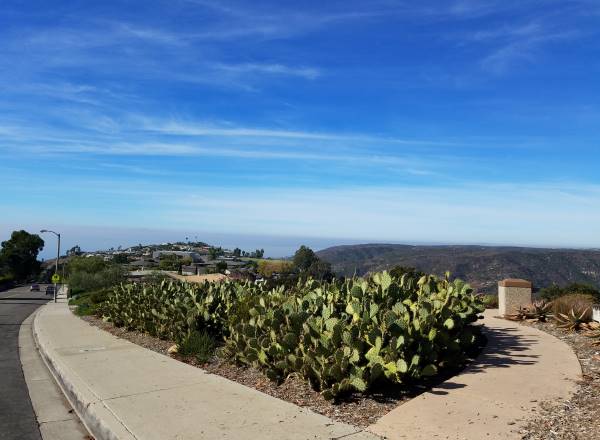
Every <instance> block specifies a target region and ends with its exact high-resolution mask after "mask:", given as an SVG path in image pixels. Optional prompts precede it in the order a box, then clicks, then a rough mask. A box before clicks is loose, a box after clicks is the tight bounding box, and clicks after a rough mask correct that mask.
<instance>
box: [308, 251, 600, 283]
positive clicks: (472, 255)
mask: <svg viewBox="0 0 600 440" xmlns="http://www.w3.org/2000/svg"><path fill="white" fill-rule="evenodd" d="M317 255H318V256H319V258H322V259H323V260H325V261H328V262H329V263H331V265H332V269H333V270H334V272H336V273H337V274H338V275H344V276H351V275H353V274H354V273H356V274H357V275H364V274H366V273H368V272H374V271H378V270H385V269H390V268H392V267H394V266H397V265H400V266H409V267H415V268H416V269H418V270H422V271H424V272H428V273H434V274H437V275H443V274H444V272H446V271H447V270H448V271H450V272H451V273H452V275H453V276H455V277H457V278H461V279H463V280H465V281H467V282H469V283H471V285H472V286H473V287H474V288H476V289H477V290H478V291H480V292H485V293H494V292H496V291H497V287H496V286H497V282H498V281H499V280H501V279H504V278H525V279H528V280H530V281H532V282H533V283H534V287H535V288H541V287H546V286H548V285H550V284H553V283H555V284H559V285H566V284H569V283H573V282H579V283H587V284H592V285H595V286H597V287H600V250H596V249H563V248H538V247H535V248H534V247H520V246H488V245H407V244H387V243H366V244H358V245H356V244H353V245H340V246H332V247H329V248H326V249H323V250H320V251H318V252H317Z"/></svg>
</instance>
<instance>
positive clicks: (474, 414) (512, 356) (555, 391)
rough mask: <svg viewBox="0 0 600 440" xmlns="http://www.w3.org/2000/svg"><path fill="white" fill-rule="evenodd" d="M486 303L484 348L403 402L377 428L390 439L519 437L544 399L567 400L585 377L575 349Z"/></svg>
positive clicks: (375, 431) (466, 439) (377, 424)
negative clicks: (438, 382) (453, 374)
mask: <svg viewBox="0 0 600 440" xmlns="http://www.w3.org/2000/svg"><path fill="white" fill-rule="evenodd" d="M497 315H498V310H487V311H486V313H485V319H484V321H483V323H484V325H485V332H486V334H487V336H488V345H487V347H486V348H485V351H484V352H483V354H482V355H480V356H479V357H478V358H477V359H476V361H475V362H474V363H473V364H472V365H471V366H469V367H468V368H467V369H466V370H465V371H464V372H463V373H462V374H460V375H458V376H456V377H453V378H451V379H450V380H448V381H446V382H444V383H443V384H441V385H440V386H438V387H436V388H434V389H432V390H431V391H429V392H427V393H424V394H421V395H420V396H418V397H416V398H415V399H412V400H410V401H408V402H407V403H405V404H403V405H400V406H398V407H397V408H395V409H394V410H392V411H391V412H389V413H388V414H386V415H385V416H383V417H382V418H381V419H379V420H378V421H377V423H375V424H374V425H372V426H371V427H369V430H370V431H371V432H374V433H377V434H379V435H381V436H385V437H386V438H388V439H390V440H399V439H410V440H425V439H465V440H471V439H520V438H521V437H522V436H521V435H519V434H518V431H519V428H520V424H521V422H523V421H524V420H526V419H527V418H530V417H532V415H534V414H535V413H534V411H535V410H536V408H537V406H538V405H539V403H540V402H541V401H543V400H557V399H566V398H568V397H570V396H571V395H572V394H573V392H574V391H575V387H576V381H577V380H579V379H580V378H581V374H582V371H581V365H580V363H579V360H578V359H577V357H576V356H575V354H574V353H573V351H572V350H571V348H570V347H569V346H568V345H567V344H565V343H564V342H562V341H560V340H559V339H557V338H555V337H554V336H551V335H549V334H548V333H545V332H542V331H539V330H537V329H535V328H532V327H528V326H525V325H520V324H518V323H516V322H511V321H507V320H504V319H499V318H495V317H494V316H497Z"/></svg>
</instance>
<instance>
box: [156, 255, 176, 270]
mask: <svg viewBox="0 0 600 440" xmlns="http://www.w3.org/2000/svg"><path fill="white" fill-rule="evenodd" d="M180 266H181V263H180V261H179V258H178V257H177V255H175V254H162V255H161V256H160V261H159V263H158V268H159V269H161V270H179V267H180Z"/></svg>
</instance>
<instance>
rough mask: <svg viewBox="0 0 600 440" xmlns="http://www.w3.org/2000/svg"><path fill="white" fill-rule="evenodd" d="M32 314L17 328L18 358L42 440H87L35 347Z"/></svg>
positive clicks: (83, 429)
mask: <svg viewBox="0 0 600 440" xmlns="http://www.w3.org/2000/svg"><path fill="white" fill-rule="evenodd" d="M35 313H36V312H34V313H33V314H31V315H29V317H28V318H27V319H26V320H25V321H23V323H22V324H21V328H20V329H19V357H20V359H21V366H22V367H23V375H24V376H25V382H26V383H27V389H28V391H29V397H30V398H31V404H32V405H33V409H34V411H35V416H36V418H37V421H38V425H39V430H40V434H41V436H42V439H43V440H86V439H89V438H90V436H89V434H88V432H87V431H86V430H85V428H84V427H83V425H82V424H81V422H80V421H79V418H78V417H77V414H74V413H73V409H72V408H71V405H69V403H68V402H67V401H66V399H65V395H64V394H63V392H62V390H61V389H60V388H59V387H58V385H57V384H56V381H55V380H54V378H53V377H52V375H51V374H50V372H49V371H48V368H47V367H46V365H45V364H44V361H42V359H41V357H40V354H39V352H38V350H37V347H36V346H35V342H34V339H33V332H32V327H33V326H32V322H33V317H34V314H35ZM0 437H1V435H0Z"/></svg>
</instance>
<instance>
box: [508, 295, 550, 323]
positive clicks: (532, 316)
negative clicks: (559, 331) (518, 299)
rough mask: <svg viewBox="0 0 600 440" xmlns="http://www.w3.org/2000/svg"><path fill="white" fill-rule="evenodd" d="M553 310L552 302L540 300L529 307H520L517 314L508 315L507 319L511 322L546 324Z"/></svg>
mask: <svg viewBox="0 0 600 440" xmlns="http://www.w3.org/2000/svg"><path fill="white" fill-rule="evenodd" d="M551 310H552V303H551V302H548V301H545V300H540V301H535V302H534V303H533V304H531V305H530V306H528V307H519V309H518V310H517V311H516V312H515V313H512V314H510V315H506V316H505V318H506V319H510V320H511V321H529V322H546V321H547V320H548V318H549V317H550V316H551V313H550V312H551Z"/></svg>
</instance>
